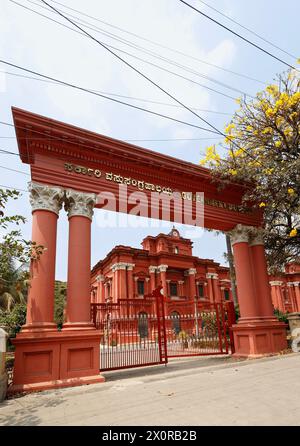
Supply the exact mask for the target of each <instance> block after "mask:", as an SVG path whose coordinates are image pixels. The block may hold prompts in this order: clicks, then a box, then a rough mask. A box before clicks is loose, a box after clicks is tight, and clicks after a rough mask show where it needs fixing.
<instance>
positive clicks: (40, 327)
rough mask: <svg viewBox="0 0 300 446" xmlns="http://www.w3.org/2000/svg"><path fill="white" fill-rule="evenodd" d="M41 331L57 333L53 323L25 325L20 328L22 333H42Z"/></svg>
mask: <svg viewBox="0 0 300 446" xmlns="http://www.w3.org/2000/svg"><path fill="white" fill-rule="evenodd" d="M42 331H53V332H56V331H57V325H56V324H55V323H54V322H38V323H34V324H25V325H23V327H22V332H28V333H33V332H42Z"/></svg>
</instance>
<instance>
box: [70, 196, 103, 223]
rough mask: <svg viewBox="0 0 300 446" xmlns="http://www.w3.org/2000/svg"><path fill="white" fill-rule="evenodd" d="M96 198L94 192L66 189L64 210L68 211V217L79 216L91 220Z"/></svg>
mask: <svg viewBox="0 0 300 446" xmlns="http://www.w3.org/2000/svg"><path fill="white" fill-rule="evenodd" d="M96 199H97V195H96V194H93V193H87V192H81V191H78V190H74V189H67V190H66V202H65V210H66V211H67V212H68V218H71V217H74V216H81V217H87V218H89V219H90V220H92V218H93V213H94V205H95V203H96Z"/></svg>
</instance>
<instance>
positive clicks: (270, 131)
mask: <svg viewBox="0 0 300 446" xmlns="http://www.w3.org/2000/svg"><path fill="white" fill-rule="evenodd" d="M272 131H273V129H272V128H271V127H266V128H265V129H263V131H262V133H263V134H264V135H267V134H268V133H272Z"/></svg>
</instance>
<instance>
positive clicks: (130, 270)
mask: <svg viewBox="0 0 300 446" xmlns="http://www.w3.org/2000/svg"><path fill="white" fill-rule="evenodd" d="M133 266H134V265H127V284H128V298H129V299H133Z"/></svg>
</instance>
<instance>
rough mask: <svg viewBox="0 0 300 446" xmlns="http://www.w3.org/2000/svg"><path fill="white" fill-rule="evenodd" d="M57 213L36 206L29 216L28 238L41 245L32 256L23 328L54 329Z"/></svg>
mask: <svg viewBox="0 0 300 446" xmlns="http://www.w3.org/2000/svg"><path fill="white" fill-rule="evenodd" d="M56 232H57V215H56V214H55V213H53V212H49V211H43V210H37V211H35V212H33V217H32V240H33V241H35V242H36V243H37V245H42V246H43V247H44V251H43V253H42V255H41V256H40V258H39V259H37V260H32V261H31V266H30V272H31V280H30V288H29V292H28V303H27V316H26V326H25V327H24V328H23V330H24V329H25V330H30V329H38V328H40V329H42V330H49V329H50V330H51V329H56V324H54V282H55V256H56Z"/></svg>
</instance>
